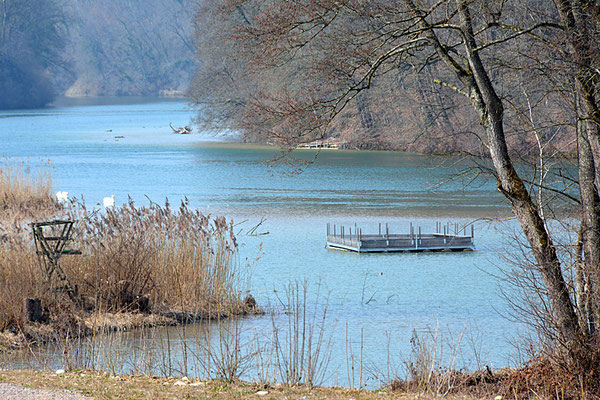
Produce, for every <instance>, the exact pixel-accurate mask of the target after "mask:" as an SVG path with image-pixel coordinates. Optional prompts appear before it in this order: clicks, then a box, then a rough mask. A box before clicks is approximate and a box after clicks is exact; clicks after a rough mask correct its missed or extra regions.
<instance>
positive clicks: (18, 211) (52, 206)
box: [0, 157, 59, 224]
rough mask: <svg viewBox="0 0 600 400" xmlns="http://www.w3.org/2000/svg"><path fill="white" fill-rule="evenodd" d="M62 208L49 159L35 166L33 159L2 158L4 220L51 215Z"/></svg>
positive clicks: (1, 217)
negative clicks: (55, 192)
mask: <svg viewBox="0 0 600 400" xmlns="http://www.w3.org/2000/svg"><path fill="white" fill-rule="evenodd" d="M58 209H59V205H58V202H57V201H56V200H55V199H54V197H53V195H52V166H51V165H50V163H49V162H44V161H41V162H40V165H37V166H35V165H32V163H31V161H30V160H25V161H23V160H21V161H20V160H16V159H13V158H11V157H3V158H1V159H0V222H2V223H4V224H6V223H9V222H14V221H18V220H23V219H27V218H34V217H38V216H40V215H43V216H47V215H51V214H52V213H54V212H56V211H57V210H58Z"/></svg>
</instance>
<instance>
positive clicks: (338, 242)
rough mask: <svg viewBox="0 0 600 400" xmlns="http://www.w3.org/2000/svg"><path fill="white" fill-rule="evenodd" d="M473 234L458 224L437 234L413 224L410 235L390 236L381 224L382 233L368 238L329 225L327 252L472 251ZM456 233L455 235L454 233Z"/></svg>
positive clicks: (438, 227) (358, 231)
mask: <svg viewBox="0 0 600 400" xmlns="http://www.w3.org/2000/svg"><path fill="white" fill-rule="evenodd" d="M469 226H470V232H467V228H466V227H459V226H458V224H453V225H450V224H442V223H439V222H438V223H437V224H436V230H435V233H422V232H421V227H418V228H416V229H415V227H414V226H413V224H412V223H411V224H410V230H409V233H408V234H398V233H390V229H389V226H388V224H385V226H382V225H381V224H379V232H378V233H374V234H364V233H363V232H362V229H361V228H359V227H358V226H356V224H355V225H354V230H352V227H345V226H336V225H332V224H327V248H329V249H336V250H345V251H353V252H356V253H383V252H422V251H472V250H475V244H474V242H473V237H474V229H473V225H469ZM452 231H453V232H452Z"/></svg>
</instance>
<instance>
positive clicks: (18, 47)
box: [0, 0, 68, 109]
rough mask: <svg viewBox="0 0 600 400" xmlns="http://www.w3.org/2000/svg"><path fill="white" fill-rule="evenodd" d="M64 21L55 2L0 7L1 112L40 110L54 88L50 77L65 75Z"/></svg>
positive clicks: (8, 2)
mask: <svg viewBox="0 0 600 400" xmlns="http://www.w3.org/2000/svg"><path fill="white" fill-rule="evenodd" d="M67 24H68V23H67V20H66V18H65V15H64V9H63V8H62V7H61V5H60V4H58V2H52V1H44V0H2V2H1V3H0V109H6V108H22V107H40V106H43V105H44V104H46V103H48V102H49V101H51V100H52V99H53V98H54V96H55V94H56V88H55V86H54V84H53V82H52V77H51V75H52V73H53V72H54V73H57V74H60V73H62V72H61V70H62V71H64V67H65V65H64V61H63V49H64V46H65V42H66V39H67Z"/></svg>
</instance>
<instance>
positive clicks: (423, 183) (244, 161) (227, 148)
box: [0, 99, 521, 385]
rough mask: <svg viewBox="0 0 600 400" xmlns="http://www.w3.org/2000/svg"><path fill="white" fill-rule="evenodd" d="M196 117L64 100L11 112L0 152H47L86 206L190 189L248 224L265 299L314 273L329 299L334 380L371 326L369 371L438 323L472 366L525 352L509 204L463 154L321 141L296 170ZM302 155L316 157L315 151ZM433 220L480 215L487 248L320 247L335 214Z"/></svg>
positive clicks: (268, 326) (245, 254)
mask: <svg viewBox="0 0 600 400" xmlns="http://www.w3.org/2000/svg"><path fill="white" fill-rule="evenodd" d="M192 117H193V112H192V111H191V110H190V109H189V108H188V107H187V105H186V103H185V102H183V101H165V100H151V99H150V100H149V99H129V100H128V101H127V102H125V101H123V100H122V99H118V100H115V99H104V100H102V101H99V100H87V101H75V100H71V101H66V100H63V101H62V102H59V103H58V104H57V105H56V106H55V107H53V108H48V109H43V110H32V111H31V110H28V111H10V112H6V111H4V112H0V137H1V141H2V144H1V147H0V148H1V151H0V153H2V154H3V155H10V156H11V157H15V158H19V159H21V158H28V157H30V158H31V160H33V161H34V162H35V160H37V159H44V160H47V159H49V160H51V161H52V164H53V165H54V167H55V169H54V171H53V177H54V182H55V188H56V190H63V191H68V192H69V194H70V195H71V196H77V197H82V196H83V197H84V198H85V200H86V202H87V203H88V204H96V203H99V202H101V200H102V198H103V197H104V196H110V195H114V196H115V199H116V202H117V203H122V202H125V201H127V198H128V196H131V197H132V198H133V199H134V201H136V202H137V203H140V204H141V203H144V202H147V199H146V197H145V196H149V197H150V198H152V199H153V200H154V201H157V202H161V201H163V200H164V199H165V198H166V197H168V198H169V200H170V201H171V202H172V203H174V202H178V201H180V200H181V199H183V198H184V197H187V199H189V201H190V203H191V205H192V206H194V207H198V208H199V209H201V210H202V211H203V212H205V213H211V214H219V215H226V216H227V217H228V218H233V219H234V220H235V221H238V222H241V221H247V222H244V223H243V224H241V225H240V231H241V233H240V236H239V239H240V241H241V243H242V246H241V248H240V259H241V262H242V264H244V265H246V264H248V265H249V266H248V267H246V269H248V270H249V272H250V276H251V278H250V282H249V288H250V291H251V292H252V294H253V295H254V296H255V297H256V298H257V300H258V302H259V303H260V304H261V305H267V306H269V305H270V307H272V308H273V309H277V308H278V307H279V304H280V302H279V300H280V299H281V298H282V297H284V296H285V295H284V293H285V286H286V284H288V283H289V282H292V281H300V282H304V281H306V282H308V284H309V288H310V290H309V292H310V293H311V296H312V297H310V299H311V301H316V300H315V299H316V297H315V296H316V295H314V293H315V291H316V290H317V287H320V290H321V297H320V301H319V303H320V304H321V305H322V304H323V303H324V302H325V300H324V299H325V298H327V304H328V315H329V317H330V318H329V320H328V323H327V324H328V330H329V331H330V334H331V335H332V343H333V344H332V346H331V349H332V362H331V363H330V365H331V366H330V370H331V371H330V373H329V374H328V375H327V378H326V381H325V383H330V384H339V385H349V382H348V379H347V372H346V366H347V363H346V359H347V356H348V348H347V347H346V341H347V340H349V341H350V343H352V344H353V346H355V347H356V346H360V336H361V331H362V335H363V345H364V362H365V364H368V365H371V367H372V369H379V370H381V369H385V368H386V364H389V363H388V361H387V360H388V356H389V353H390V352H391V353H393V354H394V355H395V356H397V364H398V365H400V364H401V361H402V359H405V358H406V357H407V356H408V355H409V354H410V338H411V336H412V334H413V331H417V332H423V331H425V330H427V329H430V328H433V329H439V330H440V332H441V333H443V334H444V336H445V337H446V338H450V339H451V338H454V339H456V338H458V337H460V336H461V335H463V334H464V335H465V339H464V340H463V342H462V343H463V346H462V347H463V350H462V352H461V354H460V357H459V358H460V360H459V362H458V364H459V365H458V366H459V367H461V366H467V367H470V368H473V367H476V365H475V364H476V362H475V361H476V357H474V356H473V353H472V352H471V351H470V349H471V348H473V347H476V348H477V349H478V356H480V357H481V361H482V362H483V363H484V364H490V365H494V366H497V367H499V366H504V365H507V364H508V363H509V362H510V360H511V359H512V358H513V357H514V356H515V354H516V353H515V349H514V348H513V346H512V344H511V343H512V339H513V335H514V333H515V332H516V331H518V330H519V329H521V328H520V326H519V325H518V324H516V323H514V322H511V321H509V320H507V319H506V318H504V317H503V316H502V315H501V314H503V313H505V311H506V305H505V304H504V302H503V300H502V299H501V298H500V296H499V290H498V281H497V280H496V279H494V278H493V277H492V274H495V273H496V272H497V268H498V266H499V265H500V266H502V263H503V262H502V261H501V257H500V255H501V254H502V250H503V238H502V236H501V235H500V234H499V233H498V228H499V223H492V222H487V221H485V219H489V218H494V217H497V216H500V215H506V213H507V208H506V205H505V204H504V203H503V202H502V199H501V198H500V196H499V195H498V194H497V192H496V190H495V185H494V184H493V183H491V182H476V183H475V184H473V185H470V186H465V184H464V182H462V181H460V180H451V178H452V176H453V174H455V173H457V172H458V171H459V170H460V169H461V168H462V167H461V163H458V164H454V163H450V162H448V161H447V160H444V159H442V158H439V157H429V156H421V155H413V154H399V153H391V152H354V151H323V152H322V153H321V154H319V156H318V158H317V160H316V162H315V163H313V164H311V165H309V166H308V167H307V168H305V170H304V172H302V173H300V174H298V173H293V170H294V169H298V168H301V167H303V164H302V163H300V162H295V163H293V164H292V165H291V166H286V165H272V164H269V163H268V162H267V161H269V160H271V159H273V158H274V157H275V156H276V155H277V153H278V152H277V150H274V149H272V148H265V147H258V146H248V145H237V144H232V143H227V142H225V141H221V140H220V138H219V137H217V136H215V135H212V134H208V133H199V134H195V135H174V134H172V131H171V129H170V128H169V126H168V124H169V122H172V123H173V125H174V126H181V125H187V124H189V123H190V119H191V118H192ZM295 156H296V157H299V158H301V159H305V160H311V159H312V158H313V156H314V153H313V152H310V151H299V152H296V153H295ZM448 165H450V167H448ZM263 218H265V219H266V220H265V222H264V223H263V224H262V225H261V226H260V227H259V228H258V229H257V232H260V233H265V234H264V235H261V236H248V235H246V234H245V232H247V231H248V229H250V228H251V227H252V226H253V225H254V224H256V223H258V222H259V221H260V220H261V219H263ZM436 221H442V222H444V223H445V222H451V223H459V224H467V223H470V222H473V221H475V232H476V247H477V251H475V252H465V253H452V254H441V253H422V254H368V255H357V254H351V253H346V252H338V251H331V250H327V249H325V248H324V240H325V228H326V223H327V222H334V223H338V224H348V225H350V224H352V225H354V223H357V224H359V225H360V226H362V227H363V231H364V232H367V231H376V230H377V223H379V222H384V223H389V224H390V228H391V230H392V231H394V230H395V231H397V232H408V226H409V223H411V222H412V223H414V224H418V225H421V226H422V227H423V229H424V230H425V231H429V230H433V229H434V227H435V223H436ZM509 225H510V223H509ZM267 233H268V234H267ZM257 259H258V260H257ZM274 318H275V319H277V318H279V319H281V321H282V322H285V321H286V319H287V317H286V316H285V314H281V315H279V316H276V317H274ZM271 319H272V318H271V317H270V316H264V317H253V318H247V319H245V320H244V321H243V322H242V325H243V327H244V329H243V332H244V335H246V336H247V337H246V340H247V341H250V340H251V337H252V335H256V333H257V332H260V335H262V336H263V337H269V334H270V333H269V332H270V330H272V322H271ZM467 336H468V337H469V338H467ZM169 337H170V340H179V339H173V338H177V335H175V334H171V335H170V336H169ZM131 340H132V341H134V342H135V341H136V340H138V341H139V340H141V339H140V337H139V335H138V337H137V339H136V334H132V338H131ZM467 342H468V343H469V344H468V345H467ZM388 343H390V344H391V345H390V346H391V348H392V349H391V351H388V350H387V348H388ZM355 351H356V350H355ZM461 363H462V364H461Z"/></svg>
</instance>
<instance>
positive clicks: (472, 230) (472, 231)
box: [471, 224, 475, 239]
mask: <svg viewBox="0 0 600 400" xmlns="http://www.w3.org/2000/svg"><path fill="white" fill-rule="evenodd" d="M474 231H475V229H474V228H473V224H471V239H473V237H474V236H473V233H474Z"/></svg>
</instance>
